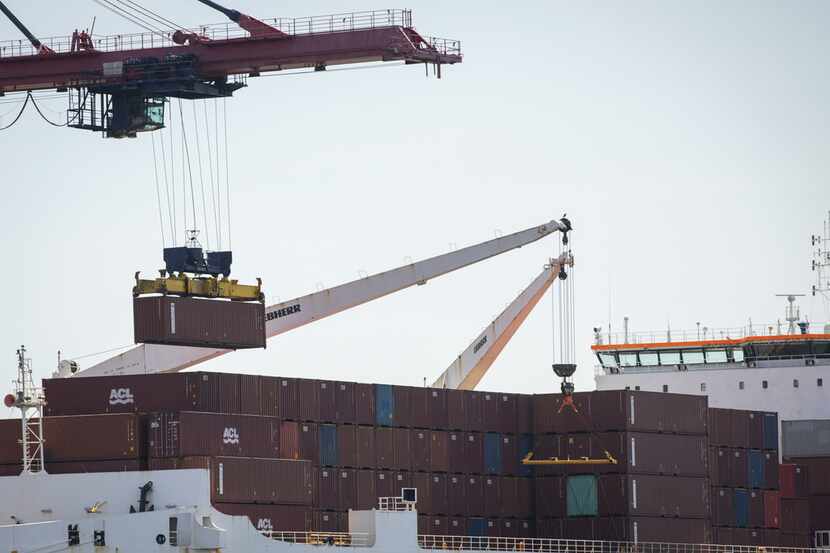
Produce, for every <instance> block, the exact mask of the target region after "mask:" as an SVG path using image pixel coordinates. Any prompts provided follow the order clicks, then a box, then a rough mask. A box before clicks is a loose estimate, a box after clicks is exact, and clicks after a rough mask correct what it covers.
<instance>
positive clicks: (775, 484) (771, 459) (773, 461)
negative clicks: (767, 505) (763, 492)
mask: <svg viewBox="0 0 830 553" xmlns="http://www.w3.org/2000/svg"><path fill="white" fill-rule="evenodd" d="M763 455H764V489H767V490H777V489H778V488H779V486H780V482H779V480H778V451H765V452H764V453H763Z"/></svg>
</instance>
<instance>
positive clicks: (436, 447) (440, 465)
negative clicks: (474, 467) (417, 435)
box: [429, 430, 450, 472]
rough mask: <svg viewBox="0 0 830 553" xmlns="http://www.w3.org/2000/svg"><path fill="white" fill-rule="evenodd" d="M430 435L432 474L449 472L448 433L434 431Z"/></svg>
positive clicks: (430, 466)
mask: <svg viewBox="0 0 830 553" xmlns="http://www.w3.org/2000/svg"><path fill="white" fill-rule="evenodd" d="M429 434H430V450H429V452H430V462H429V468H430V470H431V471H432V472H447V471H449V467H450V458H449V443H448V436H447V433H446V432H442V431H440V430H432V431H431V432H429Z"/></svg>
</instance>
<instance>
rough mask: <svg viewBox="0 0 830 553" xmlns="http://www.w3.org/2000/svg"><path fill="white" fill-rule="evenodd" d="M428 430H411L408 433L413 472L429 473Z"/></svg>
mask: <svg viewBox="0 0 830 553" xmlns="http://www.w3.org/2000/svg"><path fill="white" fill-rule="evenodd" d="M429 434H430V433H429V430H416V429H413V430H412V431H411V432H410V433H409V438H410V439H409V443H410V445H409V454H410V461H411V463H412V467H411V468H412V470H414V471H429V466H430V458H429V457H430V435H429Z"/></svg>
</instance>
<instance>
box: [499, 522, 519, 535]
mask: <svg viewBox="0 0 830 553" xmlns="http://www.w3.org/2000/svg"><path fill="white" fill-rule="evenodd" d="M516 522H517V521H515V520H512V519H505V518H503V519H501V520H499V527H500V528H501V532H500V533H499V536H504V537H507V538H515V537H517V536H518V535H519V529H518V527H517V525H516Z"/></svg>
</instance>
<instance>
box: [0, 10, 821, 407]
mask: <svg viewBox="0 0 830 553" xmlns="http://www.w3.org/2000/svg"><path fill="white" fill-rule="evenodd" d="M143 3H144V4H145V5H146V6H147V7H149V8H151V9H154V10H156V11H159V12H163V13H164V15H166V16H168V17H169V18H170V19H173V20H175V21H181V22H183V23H185V24H189V25H195V24H199V23H208V22H216V21H220V20H221V17H218V16H217V14H215V13H214V12H213V11H212V10H210V9H208V8H206V7H204V6H201V5H199V4H198V3H197V2H195V1H188V2H185V1H181V2H175V3H172V2H161V1H160V0H144V2H143ZM8 5H9V6H10V7H11V8H12V9H13V10H14V11H15V12H16V13H17V14H18V15H19V17H20V18H21V19H22V20H23V21H25V22H26V23H27V24H28V25H29V26H30V27H31V29H32V30H33V31H34V32H35V33H36V34H38V35H39V36H53V35H61V34H68V33H69V32H71V30H72V29H73V28H75V27H83V26H86V25H88V24H89V21H90V20H91V19H92V17H93V16H97V17H98V19H97V23H96V27H95V32H96V34H115V33H122V32H123V33H126V32H137V31H139V30H140V29H138V28H137V27H135V26H134V25H132V24H131V23H129V22H127V21H124V20H122V19H119V18H117V17H115V16H113V15H112V14H110V13H109V12H106V11H105V10H103V9H102V8H100V7H99V6H98V5H97V4H95V3H94V2H92V1H90V0H73V1H72V2H50V3H48V9H47V7H46V6H47V4H46V3H43V2H34V3H32V2H23V1H19V0H9V2H8ZM235 7H237V8H238V9H240V10H242V11H246V12H249V13H251V14H252V15H256V16H262V17H265V16H269V17H270V16H278V15H290V16H303V15H315V14H325V13H336V12H344V11H351V10H359V9H366V8H370V7H372V6H366V5H360V4H354V3H353V2H345V1H341V0H330V1H325V2H324V1H322V0H314V1H306V2H291V1H288V2H285V1H283V2H267V1H261V0H244V2H243V1H242V0H237V2H236V4H235ZM411 7H412V8H413V10H414V22H415V25H416V27H417V28H418V30H419V31H421V32H423V33H424V34H428V35H438V36H446V37H451V38H457V39H459V40H461V41H462V43H463V47H464V55H465V60H464V63H463V64H462V65H460V66H456V67H452V68H446V70H445V72H444V78H443V79H442V80H440V81H439V80H436V79H434V78H425V76H424V71H423V68H422V67H405V66H394V67H389V68H384V69H375V70H365V71H341V72H335V71H329V72H326V73H317V74H312V75H303V76H285V77H278V78H264V77H263V78H259V79H250V80H249V85H250V86H249V88H247V89H244V90H242V91H239V92H238V93H237V94H236V96H235V97H234V98H233V99H232V100H229V101H228V109H229V116H230V119H229V133H230V143H231V147H230V174H231V181H232V182H231V187H232V200H231V201H232V206H231V215H232V230H233V250H234V255H235V263H234V269H235V273H236V275H237V276H238V277H239V278H241V279H243V280H252V279H253V278H254V277H256V276H261V277H262V279H263V281H264V284H265V287H266V289H267V296H268V299H269V303H270V302H271V301H272V300H276V299H277V298H279V299H281V300H285V299H289V298H292V297H295V296H298V295H302V294H305V293H308V292H311V291H314V290H315V289H317V287H318V286H321V285H322V286H326V287H328V286H333V285H335V284H339V283H342V282H345V281H348V280H352V279H354V278H357V277H358V275H359V274H361V272H362V271H366V272H369V273H372V272H376V271H381V270H385V269H388V268H392V267H395V266H398V265H400V264H402V263H403V262H404V259H405V258H407V257H408V258H411V259H419V258H423V257H427V256H431V255H435V254H438V253H443V252H445V251H447V250H449V249H450V247H452V246H453V245H454V246H456V247H460V246H463V245H467V244H471V243H475V242H478V241H482V240H486V239H488V238H491V237H493V235H494V233H495V232H497V231H500V232H502V233H505V234H506V233H509V232H513V231H516V230H520V229H523V228H526V227H529V226H532V225H537V224H541V223H543V222H546V221H548V220H550V219H551V218H558V217H560V216H561V215H562V214H563V213H564V212H567V213H568V216H569V217H570V218H571V219H572V221H573V224H574V227H575V232H574V235H573V238H574V249H575V255H576V260H577V264H578V268H577V271H576V275H575V277H576V280H575V283H576V289H577V291H576V293H577V297H576V310H577V315H576V324H577V331H578V336H577V345H578V348H579V350H580V352H581V355H580V358H579V362H580V366H579V369H578V376H577V377H576V383H577V388H578V389H590V388H592V387H593V371H594V362H593V358H592V357H591V355H590V350H589V346H590V344H591V338H592V336H591V327H593V326H597V325H606V324H607V322H608V318H609V312H610V315H611V317H612V321H613V324H614V327H615V328H616V329H619V328H620V327H621V321H622V317H623V316H624V315H628V316H630V317H631V324H632V328H633V329H635V330H638V329H639V330H645V329H664V328H665V327H666V325H667V323H669V322H670V324H671V326H672V327H673V328H685V327H694V325H695V322H697V321H700V322H701V323H702V324H703V325H708V326H711V327H717V326H739V325H743V324H745V323H746V321H747V319H748V318H750V317H751V318H752V319H753V320H754V321H756V322H760V321H773V320H775V319H776V318H778V317H781V316H782V315H783V305H784V304H783V301H782V300H781V299H780V298H776V297H774V294H776V293H789V292H806V291H807V289H808V287H809V285H810V284H811V283H812V278H813V275H812V273H811V272H810V268H809V261H810V251H811V249H810V244H809V237H810V234H811V233H814V232H818V231H819V230H820V229H821V222H822V220H823V218H824V217H825V215H826V211H827V210H828V209H830V155H828V143H830V108H828V101H827V98H830V77H828V69H827V52H828V51H830V35H828V34H827V32H826V29H827V27H828V24H829V23H830V4H828V3H827V2H822V1H813V2H807V1H801V2H777V1H776V2H770V1H751V2H750V1H747V2H739V1H730V2H686V3H680V2H662V1H652V2H646V1H629V2H591V3H587V2H557V1H553V2H551V1H548V2H525V3H520V4H518V5H510V4H505V3H504V2H498V3H497V2H489V1H485V2H475V3H472V2H439V1H415V2H414V3H411ZM18 36H19V34H18V33H17V31H16V29H14V28H13V27H12V26H11V24H10V23H8V22H7V21H5V20H0V37H2V38H18ZM14 98H15V97H14V96H7V97H6V98H4V99H3V102H5V101H6V100H9V99H14ZM63 102H64V100H51V101H44V102H42V104H43V105H44V106H45V107H47V108H49V109H48V110H46V112H45V113H46V114H47V115H49V116H50V117H52V118H54V119H56V120H60V119H61V118H63V115H62V113H61V110H62V109H64V107H65V106H64V103H63ZM16 108H17V104H10V103H0V116H2V118H0V126H3V125H4V124H6V123H7V122H8V121H9V119H10V117H9V116H10V115H13V114H14V112H16ZM188 108H189V106H186V110H187V109H188ZM50 110H51V111H50ZM0 155H2V160H3V171H2V173H0V174H1V175H2V176H0V179H2V190H3V200H2V201H0V218H2V221H3V231H4V232H3V235H2V236H3V238H2V244H3V248H2V250H3V258H4V259H5V262H4V263H3V270H2V272H0V290H2V291H3V292H2V300H0V301H1V302H2V303H0V305H2V311H3V313H4V316H3V318H2V320H0V360H5V361H3V362H2V368H0V371H2V375H3V379H4V382H8V381H10V380H11V379H12V378H13V376H14V374H15V356H14V352H15V349H16V347H17V346H18V345H19V344H26V345H27V347H28V348H29V351H30V353H31V356H32V357H33V359H34V366H35V368H36V372H37V374H38V375H41V376H45V375H47V374H49V373H50V372H51V371H52V370H53V368H54V365H55V359H56V352H57V350H59V349H60V350H62V351H63V352H64V354H65V355H68V356H80V355H84V354H88V353H93V352H97V351H101V350H105V349H108V348H112V347H116V346H122V345H126V344H129V343H130V342H131V341H132V313H131V287H132V284H133V281H132V276H133V273H134V272H135V271H136V270H142V271H143V272H144V273H145V274H150V273H152V272H153V271H154V270H155V269H157V268H159V267H160V266H161V248H162V238H161V236H160V230H159V221H158V213H157V207H156V196H155V185H154V177H153V154H152V145H151V141H150V137H149V136H147V135H144V136H141V137H140V138H138V139H135V140H120V141H119V140H104V139H102V138H101V137H100V136H99V135H97V134H94V133H88V132H83V131H78V130H70V129H56V128H52V127H49V126H47V125H46V124H45V123H44V122H43V121H41V120H40V119H39V118H38V117H37V115H36V114H34V112H32V111H31V110H29V112H28V113H27V114H26V115H24V117H23V119H22V120H21V122H20V123H19V124H17V125H16V126H15V127H13V128H12V129H11V130H9V131H5V132H2V133H0ZM556 247H557V245H556V242H555V241H554V240H550V239H548V240H545V241H541V242H537V243H536V244H533V245H532V246H529V247H526V248H523V249H521V250H519V251H516V252H512V253H509V254H506V255H503V256H501V257H500V258H497V259H494V260H491V261H488V262H485V263H481V264H479V265H478V266H475V267H471V268H468V269H465V270H462V271H459V272H457V273H454V274H452V275H449V276H445V277H442V278H440V279H438V280H435V281H432V282H430V283H428V285H427V286H423V287H416V288H413V289H409V290H407V291H404V292H402V293H398V294H396V295H394V296H391V297H387V298H384V299H381V300H379V301H376V302H374V303H371V304H368V305H366V306H363V307H360V308H357V309H353V310H351V311H348V312H345V313H342V314H340V315H337V316H335V317H332V318H330V319H328V320H325V321H322V322H319V323H316V324H313V325H310V326H308V327H305V328H302V329H300V330H297V331H293V332H291V333H289V334H286V335H283V336H281V337H279V338H276V339H273V340H271V341H270V343H269V346H268V349H267V350H265V351H248V352H237V353H234V354H232V355H228V356H225V357H224V358H222V359H220V360H217V361H215V362H212V363H209V364H206V365H205V366H204V368H205V369H208V370H225V371H237V372H251V373H253V372H256V373H261V374H271V375H287V376H304V377H313V378H325V379H342V380H357V381H367V382H390V383H399V384H412V385H418V384H421V383H422V382H423V379H424V378H427V379H428V380H432V379H433V378H434V377H436V376H437V375H438V374H440V372H441V371H442V370H443V369H444V368H445V367H446V366H447V365H448V364H449V363H450V362H451V361H452V360H453V359H454V358H455V356H456V355H457V354H458V353H459V352H461V350H463V349H464V347H466V345H467V344H468V343H469V342H470V340H472V339H473V338H474V337H475V336H476V334H477V333H478V332H479V331H480V330H481V329H482V328H483V327H484V325H486V324H487V323H488V322H489V321H490V320H491V319H492V317H493V316H494V315H495V314H496V313H498V312H499V311H500V310H501V309H502V308H503V307H504V306H505V305H506V303H507V302H509V301H510V300H511V299H512V298H513V297H514V296H515V295H516V293H518V291H519V290H520V289H521V288H522V287H524V286H525V285H526V284H527V283H529V282H530V280H531V279H532V278H533V277H534V276H535V275H536V274H537V273H538V272H539V271H540V270H541V267H542V265H543V264H544V263H545V261H546V259H547V258H548V257H549V256H550V255H551V254H552V253H553V252H554V250H555V249H556ZM549 301H550V300H549V299H545V300H544V301H543V302H542V303H541V304H540V305H539V307H538V309H537V310H536V311H535V312H534V313H532V314H531V316H530V318H529V319H528V321H527V322H526V324H525V325H524V326H523V327H522V328H521V329H520V330H519V332H518V333H517V335H516V337H515V338H514V340H513V341H512V342H511V343H510V345H509V346H508V347H507V348H506V350H505V351H504V352H503V354H502V356H501V358H500V359H499V360H498V361H497V362H496V364H495V365H494V366H493V368H492V369H491V373H490V374H489V375H488V376H487V377H486V378H485V380H484V381H483V382H482V383H481V386H480V387H481V388H482V389H490V390H505V391H515V392H540V391H554V390H556V389H558V383H557V382H556V381H555V379H554V378H553V375H552V374H551V371H550V363H551V309H550V303H549ZM802 308H803V311H804V312H806V313H807V314H808V315H809V316H810V317H811V318H812V319H824V318H825V317H826V315H825V314H823V313H821V312H820V311H821V306H820V304H819V303H818V302H816V301H815V300H812V299H810V298H804V301H803V302H802ZM94 361H95V359H91V358H86V359H82V360H81V364H82V365H87V366H88V365H89V364H91V363H92V362H94Z"/></svg>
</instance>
